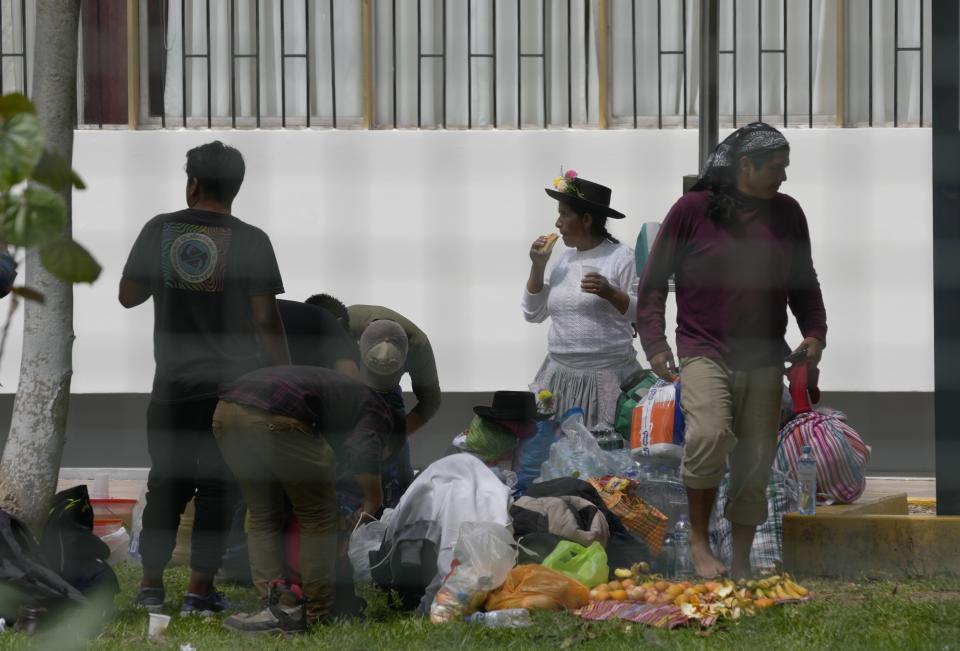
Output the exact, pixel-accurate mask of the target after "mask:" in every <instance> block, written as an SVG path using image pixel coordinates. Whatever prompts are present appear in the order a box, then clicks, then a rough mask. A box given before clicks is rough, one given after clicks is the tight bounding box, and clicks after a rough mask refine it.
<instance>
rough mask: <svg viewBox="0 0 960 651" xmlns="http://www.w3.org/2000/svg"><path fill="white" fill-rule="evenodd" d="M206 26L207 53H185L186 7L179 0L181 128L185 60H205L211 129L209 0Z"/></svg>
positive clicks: (183, 106) (184, 3) (185, 81)
mask: <svg viewBox="0 0 960 651" xmlns="http://www.w3.org/2000/svg"><path fill="white" fill-rule="evenodd" d="M205 9H206V24H205V25H204V28H205V31H206V44H207V51H206V52H205V53H203V54H198V53H195V52H191V53H189V54H188V53H187V42H186V34H187V7H186V0H180V37H181V43H182V44H183V46H182V47H181V49H180V62H181V64H180V67H181V71H182V74H181V80H180V87H181V90H182V92H183V97H181V98H180V104H181V107H182V110H183V126H184V127H186V126H187V59H206V61H207V128H208V129H210V128H212V127H213V111H212V100H211V97H212V88H213V81H212V79H211V66H210V0H206V7H205Z"/></svg>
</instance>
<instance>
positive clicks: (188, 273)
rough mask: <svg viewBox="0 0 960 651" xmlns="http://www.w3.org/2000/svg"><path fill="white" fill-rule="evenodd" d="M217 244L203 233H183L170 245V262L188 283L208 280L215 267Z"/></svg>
mask: <svg viewBox="0 0 960 651" xmlns="http://www.w3.org/2000/svg"><path fill="white" fill-rule="evenodd" d="M217 257H218V251H217V245H216V243H214V241H213V240H212V239H210V238H209V237H208V236H206V235H204V234H203V233H184V234H183V235H181V236H180V237H178V238H177V239H176V240H174V241H173V246H171V247H170V262H171V263H172V264H173V268H174V269H176V271H177V274H178V275H179V276H180V277H181V278H183V279H184V280H185V281H187V282H188V283H202V282H204V281H205V280H209V279H210V276H212V275H213V271H214V269H216V268H217Z"/></svg>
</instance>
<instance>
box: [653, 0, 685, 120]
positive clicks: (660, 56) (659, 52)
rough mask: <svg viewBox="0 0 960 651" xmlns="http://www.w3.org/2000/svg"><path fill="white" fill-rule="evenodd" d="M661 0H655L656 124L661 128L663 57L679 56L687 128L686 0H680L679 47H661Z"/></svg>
mask: <svg viewBox="0 0 960 651" xmlns="http://www.w3.org/2000/svg"><path fill="white" fill-rule="evenodd" d="M662 9H663V0H657V126H658V128H660V129H662V128H663V57H664V56H679V57H680V61H681V66H682V70H681V72H682V74H683V128H684V129H686V128H687V0H681V9H682V10H681V18H680V22H681V28H680V34H681V36H680V38H681V43H682V46H681V49H679V50H664V49H663V24H662V20H661V14H662Z"/></svg>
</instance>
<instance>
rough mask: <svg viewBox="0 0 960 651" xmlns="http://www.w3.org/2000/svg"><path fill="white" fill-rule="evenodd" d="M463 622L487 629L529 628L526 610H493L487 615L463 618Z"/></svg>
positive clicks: (478, 614) (528, 616)
mask: <svg viewBox="0 0 960 651" xmlns="http://www.w3.org/2000/svg"><path fill="white" fill-rule="evenodd" d="M464 621H467V622H472V623H474V624H483V625H484V626H487V627H489V628H522V627H524V626H530V624H531V623H532V622H531V621H530V611H529V610H527V609H526V608H507V609H506V610H494V611H491V612H489V613H473V614H472V615H469V616H467V617H465V618H464Z"/></svg>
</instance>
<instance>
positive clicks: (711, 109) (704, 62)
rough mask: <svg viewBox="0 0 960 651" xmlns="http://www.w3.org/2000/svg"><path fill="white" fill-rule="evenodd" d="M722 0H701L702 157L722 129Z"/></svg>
mask: <svg viewBox="0 0 960 651" xmlns="http://www.w3.org/2000/svg"><path fill="white" fill-rule="evenodd" d="M719 3H720V0H700V109H699V110H700V129H699V132H700V158H699V165H698V167H697V169H698V170H702V169H703V165H704V163H706V162H707V157H708V156H709V155H710V153H711V152H712V151H713V150H714V149H716V147H717V142H719V129H720V103H719V97H720V83H719V82H720V66H719V60H720V12H719Z"/></svg>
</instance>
